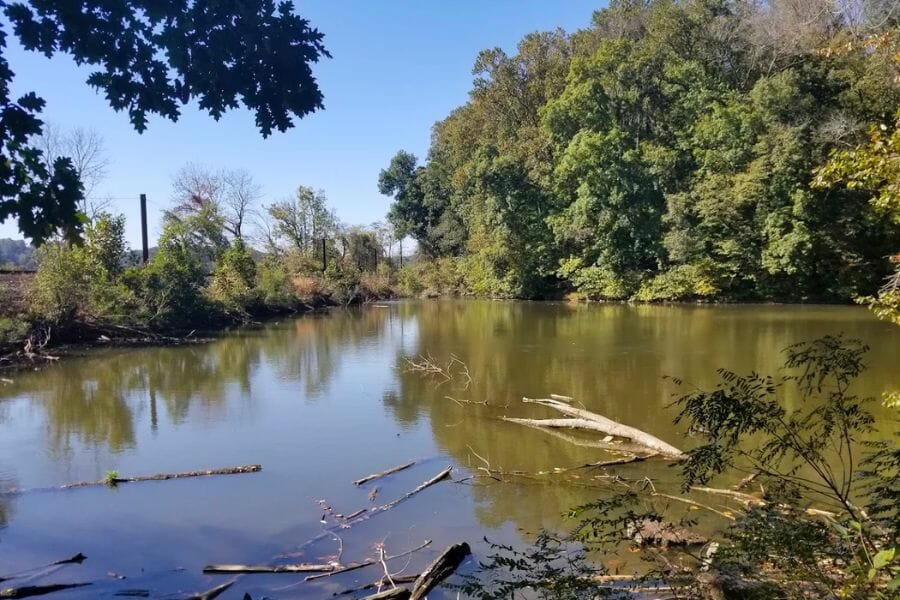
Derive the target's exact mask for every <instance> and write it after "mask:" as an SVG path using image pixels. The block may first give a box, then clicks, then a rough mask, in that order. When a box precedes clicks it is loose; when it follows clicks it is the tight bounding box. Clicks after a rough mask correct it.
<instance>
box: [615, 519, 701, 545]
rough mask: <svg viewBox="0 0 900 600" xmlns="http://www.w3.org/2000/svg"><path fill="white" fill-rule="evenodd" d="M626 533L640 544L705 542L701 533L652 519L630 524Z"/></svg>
mask: <svg viewBox="0 0 900 600" xmlns="http://www.w3.org/2000/svg"><path fill="white" fill-rule="evenodd" d="M626 533H627V534H628V536H629V537H630V538H631V539H632V540H634V542H635V543H636V544H639V545H641V546H693V545H698V544H705V543H706V542H708V541H709V540H707V539H706V538H705V537H703V536H702V535H698V534H696V533H691V532H690V531H688V530H687V529H684V528H682V527H678V526H677V525H673V524H672V523H667V522H665V521H656V520H653V519H644V520H642V521H640V522H639V523H637V524H630V525H629V526H628V527H627V529H626Z"/></svg>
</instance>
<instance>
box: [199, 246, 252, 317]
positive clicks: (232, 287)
mask: <svg viewBox="0 0 900 600" xmlns="http://www.w3.org/2000/svg"><path fill="white" fill-rule="evenodd" d="M207 292H208V294H209V297H210V298H211V299H212V300H213V301H214V302H216V303H217V304H219V305H220V306H221V307H222V309H223V310H224V311H225V312H226V313H227V314H229V315H233V316H241V317H246V316H247V315H248V314H249V313H248V310H249V308H250V307H251V305H252V304H254V303H255V302H256V300H257V294H256V263H255V262H254V261H253V256H252V255H251V254H250V251H249V250H248V249H247V247H246V246H245V245H244V242H243V241H242V240H241V239H236V240H235V241H234V242H233V243H232V245H231V246H230V247H229V248H228V249H227V250H225V251H224V252H223V253H222V256H221V257H220V258H219V262H218V263H217V264H216V267H215V270H214V271H213V276H212V281H211V282H210V284H209V287H208V288H207Z"/></svg>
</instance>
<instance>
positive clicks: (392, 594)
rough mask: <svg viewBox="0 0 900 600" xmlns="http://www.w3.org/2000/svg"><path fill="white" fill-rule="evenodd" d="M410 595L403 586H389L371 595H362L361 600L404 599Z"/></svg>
mask: <svg viewBox="0 0 900 600" xmlns="http://www.w3.org/2000/svg"><path fill="white" fill-rule="evenodd" d="M409 597H410V593H409V590H408V589H406V588H403V587H396V588H391V589H389V590H385V591H383V592H378V593H377V594H372V595H371V596H364V597H363V598H362V599H361V600H406V599H407V598H409Z"/></svg>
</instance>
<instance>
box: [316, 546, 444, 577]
mask: <svg viewBox="0 0 900 600" xmlns="http://www.w3.org/2000/svg"><path fill="white" fill-rule="evenodd" d="M430 545H431V540H425V541H424V542H422V543H421V544H419V545H418V546H416V547H415V548H412V549H410V550H407V551H406V552H401V553H400V554H395V555H393V556H385V557H384V561H385V562H387V561H391V560H396V559H398V558H403V557H404V556H409V555H410V554H413V553H414V552H418V551H419V550H422V549H423V548H427V547H428V546H430ZM378 562H379V561H377V560H375V559H374V558H367V559H366V560H364V561H362V562H361V563H357V564H355V565H347V566H345V567H338V568H335V569H334V570H332V571H330V572H328V573H318V574H316V575H308V576H307V577H306V578H304V581H315V580H316V579H322V578H323V577H332V576H334V575H340V574H341V573H346V572H347V571H355V570H357V569H362V568H365V567H370V566H372V565H377V564H378Z"/></svg>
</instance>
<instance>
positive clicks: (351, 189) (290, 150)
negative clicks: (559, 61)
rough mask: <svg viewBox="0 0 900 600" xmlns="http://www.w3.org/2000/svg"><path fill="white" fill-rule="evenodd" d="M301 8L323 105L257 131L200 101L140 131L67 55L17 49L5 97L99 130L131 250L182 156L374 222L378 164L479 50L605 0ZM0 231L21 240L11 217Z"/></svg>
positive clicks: (311, 3) (107, 192)
mask: <svg viewBox="0 0 900 600" xmlns="http://www.w3.org/2000/svg"><path fill="white" fill-rule="evenodd" d="M295 4H296V9H297V12H298V13H299V14H300V15H302V16H304V17H306V18H308V19H309V20H310V21H311V23H312V25H313V26H315V27H317V28H318V29H319V30H320V31H322V32H323V33H324V34H325V44H326V47H327V48H328V50H329V51H330V52H331V54H332V56H333V58H331V59H326V60H325V61H323V62H320V63H319V64H318V65H315V66H314V73H315V75H316V77H317V78H318V80H319V84H320V87H321V89H322V90H323V92H324V94H325V110H324V111H320V112H317V113H314V114H312V115H310V116H308V117H306V118H305V119H303V120H301V121H298V122H297V126H296V127H294V128H293V129H291V130H289V131H287V132H286V133H283V134H280V133H275V134H273V135H272V136H271V137H270V138H268V139H265V140H264V139H263V138H262V136H261V135H260V134H259V132H258V131H257V129H256V128H255V126H254V124H253V116H252V114H251V113H250V112H249V111H246V110H243V109H241V110H236V111H232V112H230V113H228V114H227V115H226V116H225V117H224V118H222V119H221V120H220V121H219V122H216V121H214V120H213V119H212V118H211V117H209V116H208V115H207V114H206V113H203V112H200V111H199V110H197V108H196V106H191V105H189V106H186V107H184V110H183V114H182V116H181V118H180V119H179V121H178V122H177V123H171V122H169V121H166V120H163V119H160V118H156V119H153V120H152V121H151V122H150V126H149V128H148V130H147V131H146V132H145V133H143V134H138V133H136V132H134V130H133V129H132V128H131V126H130V125H129V123H128V118H127V115H125V114H124V113H116V112H114V111H113V110H112V109H110V108H109V106H108V105H107V104H106V102H105V101H104V99H103V98H102V97H101V96H100V95H98V94H97V93H96V92H94V90H92V89H91V88H89V87H88V86H87V85H86V84H85V83H84V81H85V79H86V77H87V75H88V73H89V72H90V71H89V69H83V68H79V67H77V66H76V65H75V64H74V62H73V61H72V60H71V59H70V58H68V57H67V56H57V57H54V58H53V59H50V60H48V59H46V58H44V57H43V56H40V55H37V54H34V53H29V52H25V51H23V50H21V49H20V48H18V47H17V46H16V45H15V43H14V42H13V40H12V37H11V38H10V42H12V43H10V47H9V48H8V53H7V56H8V59H9V62H10V65H11V67H12V69H13V70H14V71H15V72H16V79H15V82H14V87H13V90H12V91H13V92H14V93H24V92H26V91H31V90H34V91H36V92H37V93H38V95H40V96H43V97H44V99H46V100H47V107H46V109H45V112H44V117H45V120H47V121H52V122H53V123H56V124H58V125H60V126H63V127H73V126H82V127H87V128H91V129H94V130H96V131H98V132H99V133H100V134H101V135H102V136H103V138H104V140H105V143H106V147H107V151H108V154H109V158H110V160H111V164H110V167H109V170H108V175H107V178H106V180H105V181H104V182H103V183H102V184H101V185H100V186H99V189H98V190H97V192H96V193H95V194H94V195H97V196H111V197H113V198H115V204H114V210H115V211H116V212H121V213H124V214H125V215H126V217H127V220H128V228H127V237H128V240H129V242H130V243H131V244H132V246H135V247H136V246H137V245H138V243H139V240H140V223H139V217H138V209H137V207H138V195H139V194H140V193H146V194H147V195H148V199H149V212H150V236H151V239H155V237H156V236H157V234H158V233H159V213H160V210H161V209H162V208H164V207H166V206H167V205H168V204H169V202H170V181H171V177H172V175H173V174H174V173H175V172H176V171H177V170H178V168H179V167H180V166H182V165H184V164H185V163H188V162H198V163H203V164H207V165H209V166H211V167H215V168H219V167H227V168H233V167H243V168H246V169H247V170H249V171H250V172H251V173H252V174H253V175H254V177H255V178H256V180H257V181H258V182H259V183H260V184H262V186H263V191H264V194H265V198H264V200H263V202H264V203H267V202H271V201H273V200H277V199H281V198H284V197H287V196H289V195H291V194H292V192H293V190H294V189H296V187H297V186H298V185H308V186H312V187H315V188H320V189H323V190H325V192H326V194H327V196H328V198H329V202H330V204H331V206H333V207H334V208H336V210H337V213H338V216H339V217H340V219H341V220H342V221H343V222H345V223H349V224H367V223H371V222H373V221H377V220H381V219H383V218H384V215H385V213H386V212H387V209H388V206H389V204H390V199H389V198H386V197H384V196H381V195H380V194H379V193H378V190H377V185H376V182H377V177H378V172H379V170H380V169H382V168H383V167H384V166H386V165H387V163H388V162H389V160H390V158H391V156H393V154H394V153H395V152H396V151H397V150H399V149H401V148H403V149H406V150H409V151H412V152H413V153H415V154H416V155H417V156H419V157H420V158H421V157H424V155H425V153H426V151H427V148H428V142H429V136H430V131H431V126H432V124H433V123H434V122H435V121H438V120H440V119H441V118H443V117H444V116H446V115H447V114H448V113H449V111H450V110H452V109H453V108H454V107H456V106H458V105H460V104H462V103H464V102H465V101H466V99H467V93H468V90H469V89H470V85H471V81H472V76H471V68H472V64H473V62H474V60H475V56H476V55H477V53H478V51H479V50H482V49H484V48H490V47H494V46H499V47H501V48H503V49H504V50H507V51H508V52H512V51H514V50H515V45H516V42H517V41H518V40H519V39H521V38H522V36H524V35H525V34H527V33H529V32H532V31H538V30H548V29H553V28H555V27H562V28H564V29H565V30H567V31H574V30H575V29H578V28H581V27H585V26H587V25H588V24H589V23H590V17H591V14H592V12H593V11H594V10H596V9H597V8H600V7H601V6H602V5H603V4H604V3H603V2H602V0H593V1H587V0H481V1H474V0H454V1H452V2H451V1H438V0H431V1H421V0H419V1H413V0H402V1H401V0H307V1H302V0H301V1H298V2H295ZM0 237H15V238H20V237H21V235H20V234H19V233H18V230H17V229H16V227H15V224H14V223H12V222H7V223H4V224H2V225H0Z"/></svg>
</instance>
